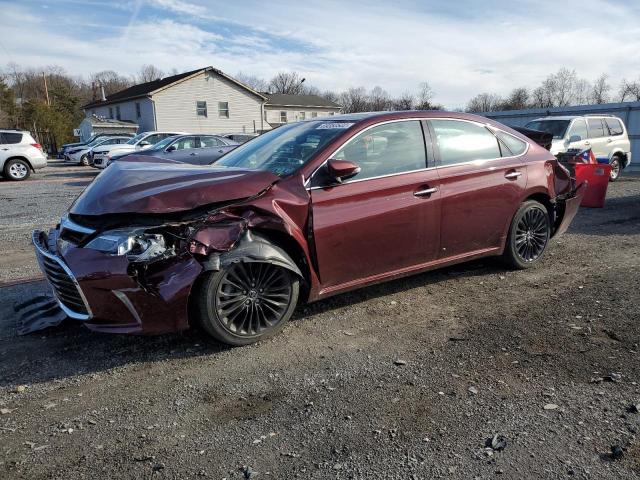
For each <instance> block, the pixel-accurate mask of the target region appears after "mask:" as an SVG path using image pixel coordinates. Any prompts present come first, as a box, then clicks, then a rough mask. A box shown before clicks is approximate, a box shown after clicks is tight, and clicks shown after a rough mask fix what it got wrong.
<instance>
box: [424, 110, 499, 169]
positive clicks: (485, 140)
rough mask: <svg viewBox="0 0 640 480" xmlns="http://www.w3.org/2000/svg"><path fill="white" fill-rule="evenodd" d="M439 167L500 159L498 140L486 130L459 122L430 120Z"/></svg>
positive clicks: (468, 123) (469, 123)
mask: <svg viewBox="0 0 640 480" xmlns="http://www.w3.org/2000/svg"><path fill="white" fill-rule="evenodd" d="M430 122H431V125H432V126H433V130H434V133H435V136H436V142H437V144H438V150H439V151H440V164H441V165H443V166H444V165H455V164H456V163H465V162H471V161H474V160H489V159H493V158H500V157H501V154H500V147H499V146H498V139H497V138H496V137H495V135H493V133H491V132H490V131H489V130H488V129H487V128H485V127H484V126H482V125H478V124H476V123H471V122H466V121H460V120H430Z"/></svg>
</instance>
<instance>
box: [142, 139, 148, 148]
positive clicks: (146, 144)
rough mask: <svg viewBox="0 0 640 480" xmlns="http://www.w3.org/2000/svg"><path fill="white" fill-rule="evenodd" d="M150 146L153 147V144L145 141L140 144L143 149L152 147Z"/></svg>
mask: <svg viewBox="0 0 640 480" xmlns="http://www.w3.org/2000/svg"><path fill="white" fill-rule="evenodd" d="M150 145H151V144H150V143H149V142H147V141H146V140H143V141H142V142H140V146H141V147H142V148H144V147H148V146H150Z"/></svg>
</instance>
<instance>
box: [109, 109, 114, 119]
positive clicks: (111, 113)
mask: <svg viewBox="0 0 640 480" xmlns="http://www.w3.org/2000/svg"><path fill="white" fill-rule="evenodd" d="M109 118H113V107H109Z"/></svg>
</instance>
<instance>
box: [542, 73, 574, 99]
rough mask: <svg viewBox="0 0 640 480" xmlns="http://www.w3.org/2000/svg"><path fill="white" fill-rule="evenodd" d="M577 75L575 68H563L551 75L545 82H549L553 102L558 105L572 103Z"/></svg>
mask: <svg viewBox="0 0 640 480" xmlns="http://www.w3.org/2000/svg"><path fill="white" fill-rule="evenodd" d="M576 81H577V75H576V71H575V70H569V69H567V68H561V69H560V70H558V72H557V73H555V74H553V75H550V76H549V77H548V78H547V80H545V82H549V89H550V93H551V98H553V104H554V106H556V107H566V106H568V105H571V103H572V101H573V96H574V93H575V85H576Z"/></svg>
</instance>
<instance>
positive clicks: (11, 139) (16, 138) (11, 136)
mask: <svg viewBox="0 0 640 480" xmlns="http://www.w3.org/2000/svg"><path fill="white" fill-rule="evenodd" d="M21 141H22V134H21V133H13V132H2V133H0V143H3V144H9V145H11V144H16V143H20V142H21Z"/></svg>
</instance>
